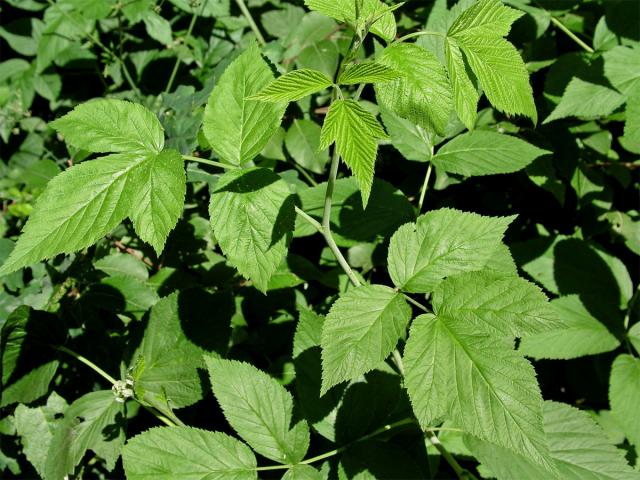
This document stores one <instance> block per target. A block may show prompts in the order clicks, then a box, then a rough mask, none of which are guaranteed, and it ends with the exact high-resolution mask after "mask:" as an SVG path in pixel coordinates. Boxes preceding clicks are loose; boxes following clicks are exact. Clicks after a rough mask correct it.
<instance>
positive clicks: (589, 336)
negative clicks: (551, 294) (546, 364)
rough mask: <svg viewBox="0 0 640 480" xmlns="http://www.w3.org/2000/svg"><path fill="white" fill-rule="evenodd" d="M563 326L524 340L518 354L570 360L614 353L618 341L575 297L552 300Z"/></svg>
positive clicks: (536, 357) (578, 298)
mask: <svg viewBox="0 0 640 480" xmlns="http://www.w3.org/2000/svg"><path fill="white" fill-rule="evenodd" d="M551 306H552V307H553V308H554V310H555V311H556V312H557V313H558V315H559V317H560V320H561V321H562V323H561V324H560V325H559V327H558V328H556V329H553V330H550V331H548V332H542V333H537V334H535V335H532V336H528V337H526V338H523V339H522V341H521V343H520V351H521V352H522V353H523V354H524V355H527V356H528V357H532V358H535V359H540V358H550V359H569V358H578V357H583V356H585V355H596V354H598V353H604V352H610V351H611V350H614V349H615V348H616V347H617V346H618V345H620V342H619V341H618V339H617V338H616V337H615V336H613V335H612V334H611V332H609V330H607V328H606V327H605V326H604V325H603V324H602V323H600V322H599V321H598V320H597V319H596V318H595V317H594V316H593V315H591V313H590V312H589V310H587V308H586V307H585V306H584V305H583V304H582V302H581V301H580V297H579V296H577V295H569V296H567V297H561V298H557V299H555V300H553V301H552V302H551Z"/></svg>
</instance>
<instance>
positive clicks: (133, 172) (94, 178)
mask: <svg viewBox="0 0 640 480" xmlns="http://www.w3.org/2000/svg"><path fill="white" fill-rule="evenodd" d="M180 158H181V157H180V155H179V154H178V153H177V152H175V151H173V150H167V151H164V152H161V153H158V154H156V153H130V152H127V153H118V154H114V155H108V156H105V157H101V158H98V159H96V160H91V161H87V162H83V163H80V164H78V165H76V166H74V167H71V168H69V169H68V170H66V171H64V172H63V173H61V174H60V175H58V176H56V177H55V178H53V179H52V180H51V181H50V182H49V183H48V184H47V188H46V190H45V191H44V192H43V193H42V195H40V196H39V197H38V200H37V202H36V205H35V207H34V210H33V212H32V214H31V215H30V216H29V220H28V221H27V224H26V225H25V227H24V229H23V231H22V235H21V236H20V238H19V239H18V243H17V244H16V248H15V249H14V250H13V251H12V252H11V256H10V257H9V259H8V260H7V261H6V263H5V264H4V265H3V266H2V268H1V269H0V274H4V273H9V272H12V271H14V270H17V269H19V268H22V267H25V266H27V265H31V264H33V263H36V262H39V261H40V260H43V259H47V258H51V257H53V256H55V255H58V254H60V253H72V252H75V251H78V250H81V249H83V248H85V247H88V246H90V245H92V244H93V243H95V242H96V241H97V240H98V239H100V238H102V237H103V236H105V235H106V234H108V233H109V232H110V231H111V230H113V229H114V228H115V227H116V226H117V225H118V224H119V223H120V222H121V221H122V220H124V219H125V218H126V217H127V216H129V217H131V218H132V220H133V223H134V227H135V228H136V231H137V232H138V233H139V234H140V236H141V238H143V239H144V240H146V241H149V242H150V243H152V245H153V247H154V248H155V249H156V251H158V252H160V251H161V250H162V247H163V245H164V241H165V240H166V236H167V235H168V233H169V231H170V230H171V229H172V228H173V227H174V226H175V224H176V223H177V221H178V217H179V215H180V214H181V212H182V203H183V202H184V194H185V179H184V171H183V167H182V165H181V161H180ZM159 182H161V185H162V186H161V187H159V186H158V183H159ZM165 182H166V183H165Z"/></svg>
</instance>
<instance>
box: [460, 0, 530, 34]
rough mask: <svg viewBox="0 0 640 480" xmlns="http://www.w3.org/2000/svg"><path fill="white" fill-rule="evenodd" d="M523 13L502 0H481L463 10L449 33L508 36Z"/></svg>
mask: <svg viewBox="0 0 640 480" xmlns="http://www.w3.org/2000/svg"><path fill="white" fill-rule="evenodd" d="M523 15H524V12H521V11H519V10H516V9H514V8H511V7H508V6H506V5H505V4H504V3H502V1H501V0H479V1H478V2H476V3H474V4H473V5H471V6H470V7H469V8H467V9H466V10H465V11H463V12H462V14H461V15H460V16H459V17H458V18H457V19H456V20H455V21H454V22H453V23H452V24H451V26H450V27H449V31H448V32H447V34H448V35H449V36H451V37H455V36H464V37H468V36H500V37H506V36H507V35H508V34H509V31H510V30H511V25H512V24H513V22H515V21H516V20H517V19H518V18H520V17H521V16H523Z"/></svg>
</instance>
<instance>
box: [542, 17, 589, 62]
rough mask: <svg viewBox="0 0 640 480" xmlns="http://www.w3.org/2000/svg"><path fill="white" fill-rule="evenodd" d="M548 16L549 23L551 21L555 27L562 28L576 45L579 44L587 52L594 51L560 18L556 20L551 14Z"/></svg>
mask: <svg viewBox="0 0 640 480" xmlns="http://www.w3.org/2000/svg"><path fill="white" fill-rule="evenodd" d="M549 17H550V18H551V23H553V24H554V25H555V26H556V27H558V28H559V29H560V30H562V31H563V32H564V33H566V34H567V36H568V37H569V38H571V40H573V41H574V42H576V43H577V44H578V45H580V46H581V47H582V48H583V49H584V50H585V51H586V52H588V53H594V52H595V50H594V49H593V48H591V47H590V46H589V45H587V44H586V43H584V42H583V41H582V40H580V38H578V36H577V35H576V34H575V33H573V32H572V31H571V30H569V29H568V28H567V27H566V25H565V24H564V23H562V22H561V21H560V20H558V19H557V18H556V17H554V16H553V15H549Z"/></svg>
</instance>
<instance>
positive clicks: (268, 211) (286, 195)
mask: <svg viewBox="0 0 640 480" xmlns="http://www.w3.org/2000/svg"><path fill="white" fill-rule="evenodd" d="M209 215H210V217H211V225H212V227H213V232H214V234H215V236H216V239H217V240H218V243H219V244H220V248H222V252H223V253H224V254H225V255H226V257H227V258H228V259H229V262H230V263H231V264H232V265H233V266H234V267H236V268H237V269H238V271H239V272H240V273H241V274H242V275H244V276H246V277H247V278H248V279H250V280H251V281H252V282H253V283H254V285H255V287H256V288H257V289H258V290H260V291H262V292H266V290H267V286H268V284H269V279H270V278H271V276H272V275H273V273H274V272H275V271H276V270H277V268H278V266H279V265H280V264H281V263H282V261H283V260H284V257H285V256H286V254H287V250H288V246H289V242H290V241H291V237H292V234H293V229H294V226H295V217H296V214H295V210H294V203H293V196H292V195H291V193H290V191H289V186H288V185H287V183H286V182H285V181H284V180H282V179H281V178H280V177H279V176H278V175H276V174H275V173H273V171H271V170H269V169H266V168H251V169H245V170H232V171H230V172H227V173H225V174H224V175H223V176H222V177H220V179H219V180H218V182H217V183H216V185H215V189H214V191H213V192H212V193H211V203H210V206H209Z"/></svg>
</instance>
